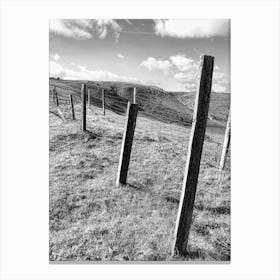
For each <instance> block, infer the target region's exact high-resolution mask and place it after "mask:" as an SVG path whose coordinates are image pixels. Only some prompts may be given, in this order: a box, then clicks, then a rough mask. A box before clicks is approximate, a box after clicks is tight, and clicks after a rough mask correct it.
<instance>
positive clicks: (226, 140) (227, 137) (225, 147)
mask: <svg viewBox="0 0 280 280" xmlns="http://www.w3.org/2000/svg"><path fill="white" fill-rule="evenodd" d="M230 130H231V117H230V110H229V115H228V120H227V127H226V132H225V138H224V144H223V150H222V155H221V160H220V165H219V172H220V176H221V172H222V171H223V169H224V166H225V161H226V157H227V153H228V148H229V144H230Z"/></svg>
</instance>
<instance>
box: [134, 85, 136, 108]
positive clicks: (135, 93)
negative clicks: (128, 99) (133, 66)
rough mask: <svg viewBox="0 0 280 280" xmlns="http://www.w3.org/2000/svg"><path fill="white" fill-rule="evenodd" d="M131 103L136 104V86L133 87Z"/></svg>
mask: <svg viewBox="0 0 280 280" xmlns="http://www.w3.org/2000/svg"><path fill="white" fill-rule="evenodd" d="M133 104H136V87H134V88H133Z"/></svg>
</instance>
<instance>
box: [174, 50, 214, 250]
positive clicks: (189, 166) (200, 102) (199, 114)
mask: <svg viewBox="0 0 280 280" xmlns="http://www.w3.org/2000/svg"><path fill="white" fill-rule="evenodd" d="M201 60H202V61H201V72H200V84H199V85H198V87H197V92H196V100H195V107H194V112H193V122H192V128H191V135H190V140H189V145H188V154H187V161H186V168H185V173H184V180H183V187H182V192H181V198H180V203H179V209H178V215H177V221H176V225H175V232H174V237H175V241H174V246H173V252H172V253H173V255H174V254H176V253H178V254H179V255H186V254H187V244H188V238H189V232H190V228H191V222H192V214H193V206H194V200H195V194H196V187H197V181H198V175H199V167H200V159H201V154H202V148H203V141H204V136H205V130H206V124H207V116H208V109H209V101H210V94H211V86H212V74H213V66H214V57H212V56H207V55H203V56H202V57H201Z"/></svg>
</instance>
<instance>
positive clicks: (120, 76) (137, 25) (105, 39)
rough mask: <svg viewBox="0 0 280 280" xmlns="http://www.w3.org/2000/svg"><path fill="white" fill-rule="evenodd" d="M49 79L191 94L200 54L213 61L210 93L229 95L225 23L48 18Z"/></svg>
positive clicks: (197, 20) (227, 43)
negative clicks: (121, 83)
mask: <svg viewBox="0 0 280 280" xmlns="http://www.w3.org/2000/svg"><path fill="white" fill-rule="evenodd" d="M49 26H50V30H49V31H50V37H49V38H50V41H49V44H50V45H49V47H50V52H49V59H50V76H51V77H60V78H61V79H68V80H92V81H125V82H135V83H140V84H144V85H152V86H158V87H161V88H162V89H164V90H168V91H184V92H190V91H195V90H196V86H197V82H198V79H197V76H198V68H199V64H200V56H201V55H202V54H205V55H212V56H214V57H215V67H214V73H213V82H212V90H213V91H216V92H230V20H227V19H180V20H178V19H142V20H141V19H67V20H63V19H52V20H50V22H49Z"/></svg>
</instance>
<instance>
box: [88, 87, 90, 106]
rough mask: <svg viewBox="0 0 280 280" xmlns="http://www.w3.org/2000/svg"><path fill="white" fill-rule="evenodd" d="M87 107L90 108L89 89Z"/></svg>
mask: <svg viewBox="0 0 280 280" xmlns="http://www.w3.org/2000/svg"><path fill="white" fill-rule="evenodd" d="M88 108H90V89H88Z"/></svg>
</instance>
